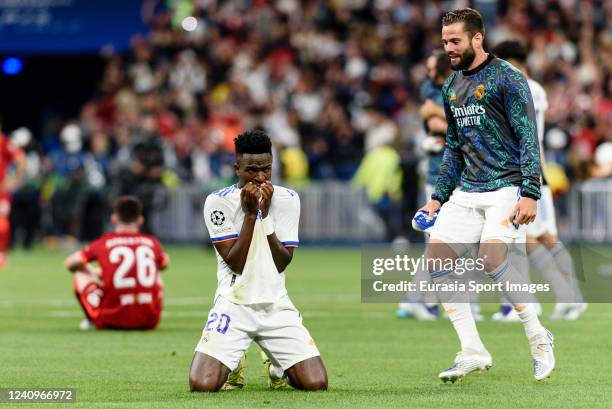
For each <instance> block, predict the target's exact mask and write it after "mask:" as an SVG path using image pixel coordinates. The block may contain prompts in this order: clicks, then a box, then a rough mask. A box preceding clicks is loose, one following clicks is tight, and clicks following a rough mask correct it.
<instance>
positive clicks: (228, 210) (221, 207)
mask: <svg viewBox="0 0 612 409" xmlns="http://www.w3.org/2000/svg"><path fill="white" fill-rule="evenodd" d="M233 213H234V211H233V209H232V205H231V203H230V202H229V201H228V200H227V199H225V198H223V197H221V196H219V195H217V194H215V193H211V194H210V195H208V197H207V198H206V202H204V221H205V222H206V228H207V229H208V234H209V235H210V239H211V240H212V242H213V243H219V242H221V241H225V240H232V239H236V238H238V231H237V230H236V226H234V222H233Z"/></svg>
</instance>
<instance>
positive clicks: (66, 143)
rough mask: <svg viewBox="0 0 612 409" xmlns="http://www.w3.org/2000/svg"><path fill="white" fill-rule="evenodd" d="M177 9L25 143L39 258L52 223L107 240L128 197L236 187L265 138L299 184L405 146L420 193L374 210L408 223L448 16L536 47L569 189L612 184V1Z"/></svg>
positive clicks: (557, 159) (25, 204)
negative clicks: (424, 111)
mask: <svg viewBox="0 0 612 409" xmlns="http://www.w3.org/2000/svg"><path fill="white" fill-rule="evenodd" d="M145 4H146V3H145ZM168 4H171V6H168V7H161V8H160V7H159V6H157V8H156V9H154V10H153V9H151V10H148V11H147V10H145V12H146V13H148V16H149V17H148V23H149V25H150V31H149V32H148V34H146V35H136V36H134V38H133V39H132V48H131V51H130V52H128V53H125V54H118V53H116V52H114V51H113V50H112V49H108V48H107V49H104V50H103V51H102V54H101V55H102V58H103V59H104V61H105V69H104V73H103V76H102V78H101V79H100V82H99V86H98V88H97V90H95V92H92V94H93V97H92V98H91V99H90V100H89V101H87V102H86V103H85V104H84V105H83V107H82V109H81V113H80V116H79V117H78V118H69V119H68V120H65V119H62V121H60V122H58V121H57V120H54V121H50V122H49V123H47V124H45V126H44V129H45V130H46V131H45V132H44V134H43V135H36V136H35V137H32V136H31V135H30V134H29V133H28V131H27V130H24V129H19V130H16V131H15V132H13V133H12V137H13V139H14V141H15V142H16V143H17V144H19V145H20V146H22V147H23V148H24V149H25V150H26V152H27V153H28V163H29V172H28V178H27V180H26V182H25V184H24V186H23V187H22V188H21V189H20V190H19V191H18V192H17V193H16V195H15V202H14V203H15V205H14V215H13V224H14V226H15V227H14V228H15V229H21V230H20V231H21V233H18V236H19V237H22V239H24V240H25V242H26V244H28V243H31V240H32V239H33V237H34V235H35V232H36V231H37V230H38V229H39V227H40V225H42V227H43V230H44V234H45V235H58V236H62V235H69V236H73V237H76V238H78V239H79V240H90V239H92V238H94V237H96V236H97V235H98V234H99V233H100V231H101V229H102V228H103V226H101V225H100V222H96V221H98V220H105V217H104V216H103V215H104V214H105V213H104V212H106V211H107V203H108V202H109V198H111V197H116V196H118V195H120V194H123V193H127V192H131V193H136V194H137V195H138V196H139V197H141V198H143V202H144V203H145V207H146V208H148V209H149V210H148V211H150V209H152V208H154V207H155V206H156V203H155V200H156V199H155V198H156V197H158V196H157V195H156V194H155V192H156V191H157V189H159V188H161V187H164V188H172V187H174V186H177V185H179V184H182V183H197V184H200V185H203V186H204V185H206V186H208V187H210V186H221V185H224V184H227V182H228V180H230V179H232V178H233V168H232V164H233V138H234V137H235V136H236V135H237V134H238V133H239V132H241V131H243V130H245V129H251V128H254V127H261V128H263V129H264V130H266V131H267V133H268V134H269V135H270V137H271V138H272V140H273V143H274V149H275V152H276V155H275V160H277V161H278V163H277V165H280V166H276V169H280V172H279V173H278V174H277V175H276V176H275V177H276V180H281V179H282V180H283V183H285V184H287V185H295V184H300V183H302V184H303V183H305V182H306V181H308V180H319V179H340V180H345V181H349V180H351V179H353V177H354V175H355V173H356V171H357V169H358V167H359V165H360V163H361V162H362V159H363V158H364V157H365V156H366V155H368V153H370V152H372V151H373V150H375V148H377V147H380V146H390V147H392V148H393V149H394V152H396V156H397V159H398V160H397V161H396V162H397V168H398V171H399V172H403V174H404V182H403V183H399V182H398V181H397V178H392V177H389V178H385V179H384V180H382V181H381V180H378V181H377V182H376V183H377V184H379V185H380V184H382V186H377V191H378V192H379V194H377V195H374V196H372V200H373V202H378V201H382V200H387V199H389V198H391V199H393V200H401V197H402V195H403V197H404V200H409V201H411V204H410V205H408V206H404V207H405V208H406V211H408V210H409V209H411V208H416V206H417V204H422V203H420V202H421V200H418V201H417V199H415V197H417V195H416V194H415V192H418V190H419V187H418V184H419V177H418V175H419V173H420V174H422V173H423V171H424V169H426V167H425V166H423V165H422V164H420V163H421V162H423V158H424V154H423V151H422V149H421V147H420V142H421V140H422V139H423V136H424V131H423V129H422V122H421V120H420V118H419V115H418V107H419V104H420V101H419V87H420V85H421V83H422V82H423V81H424V79H425V76H426V70H425V67H424V60H425V58H426V57H427V56H428V55H430V54H431V52H432V51H433V50H435V49H438V48H440V21H441V16H442V14H443V13H444V12H445V11H447V10H450V9H452V8H457V7H464V6H468V5H470V4H471V6H473V7H475V8H477V9H478V10H480V11H481V13H482V14H483V17H484V20H485V22H486V29H487V36H486V38H487V42H488V46H489V48H490V47H492V46H494V45H495V44H496V43H498V42H500V41H502V40H505V39H509V38H517V39H520V40H522V41H524V42H525V43H526V44H527V45H528V48H529V50H530V52H529V58H528V66H529V69H530V72H531V75H532V77H533V78H534V79H536V80H538V81H540V82H541V83H542V84H543V85H544V87H545V89H546V90H547V92H548V97H549V101H550V109H549V111H548V112H547V117H546V122H547V129H546V132H545V150H546V157H547V158H548V160H550V161H552V162H554V163H556V164H558V167H557V170H558V172H557V174H558V175H560V176H559V177H560V178H561V179H563V177H562V176H563V175H567V176H568V177H569V180H570V181H573V180H584V179H589V178H602V177H610V176H611V175H612V75H611V74H612V2H609V1H603V0H602V1H592V0H589V1H577V0H561V1H544V0H539V1H538V0H536V1H526V0H515V1H502V0H499V1H496V0H475V1H473V2H468V1H427V2H422V1H400V0H376V1H366V0H344V1H333V2H328V1H322V0H318V1H317V0H303V1H299V0H277V1H266V0H251V1H247V0H224V1H221V0H193V1H192V0H189V1H174V2H168ZM192 17H195V20H194V19H193V18H192ZM92 91H93V90H92ZM391 156H392V157H393V154H392V155H391ZM380 160H382V161H385V163H381V166H382V165H384V164H387V165H388V163H389V162H388V160H389V157H388V156H385V155H382V156H380ZM392 162H393V161H392ZM393 163H395V162H393ZM390 172H391V173H393V169H391V170H390ZM563 185H564V183H560V184H559V186H560V188H559V190H560V191H563V190H566V189H567V186H565V187H564V186H563ZM413 202H414V203H413ZM41 209H42V211H41ZM145 230H146V229H145Z"/></svg>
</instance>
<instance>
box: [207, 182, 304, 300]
mask: <svg viewBox="0 0 612 409" xmlns="http://www.w3.org/2000/svg"><path fill="white" fill-rule="evenodd" d="M268 217H269V218H271V219H272V222H273V224H274V232H275V233H276V237H277V238H278V240H279V241H280V242H281V243H282V244H283V245H284V246H285V247H297V246H298V244H299V240H298V224H299V220H300V199H299V196H298V195H297V193H296V192H294V191H293V190H290V189H287V188H284V187H282V186H274V194H273V196H272V203H271V205H270V209H269V211H268ZM204 220H205V222H206V227H207V228H208V233H209V234H210V238H211V240H212V242H213V243H215V242H221V241H224V240H235V239H237V238H238V235H239V234H240V230H241V228H242V223H243V222H244V211H243V210H242V206H241V203H240V189H238V188H237V187H236V186H230V187H228V188H225V189H221V190H218V191H216V192H213V193H211V194H210V195H208V197H207V198H206V202H205V204H204ZM215 253H216V256H217V280H218V288H217V292H216V295H215V297H216V296H217V295H221V296H222V297H223V298H226V299H227V300H229V301H231V302H233V303H235V304H264V303H273V302H275V301H276V300H278V299H280V298H281V297H283V296H284V295H286V294H287V290H286V288H285V274H284V273H283V272H282V271H281V272H279V271H278V270H277V269H276V265H275V264H274V259H273V258H272V252H271V250H270V245H269V244H268V239H267V237H266V235H265V233H264V231H263V226H262V222H261V220H259V219H258V220H257V221H256V223H255V229H254V232H253V239H252V240H251V246H250V247H249V253H248V256H247V261H246V264H245V266H244V270H243V271H242V274H236V273H234V272H233V271H232V270H231V269H230V268H229V267H228V266H227V265H226V264H225V262H224V261H223V258H222V257H221V256H220V255H219V253H218V252H217V251H216V250H215Z"/></svg>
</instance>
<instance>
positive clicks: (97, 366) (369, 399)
mask: <svg viewBox="0 0 612 409" xmlns="http://www.w3.org/2000/svg"><path fill="white" fill-rule="evenodd" d="M169 253H170V256H171V267H170V269H169V271H168V272H167V274H166V275H165V280H166V308H165V316H164V318H163V319H162V322H161V324H160V326H159V328H158V329H157V330H156V331H154V332H111V331H102V332H97V331H88V332H83V331H80V330H79V329H78V323H79V321H80V319H81V311H80V308H79V307H78V305H77V302H76V300H75V299H74V297H73V294H72V288H71V276H70V275H69V273H67V272H66V271H64V270H63V266H62V261H63V258H64V256H65V254H63V253H61V252H57V251H56V252H52V251H49V250H41V249H38V250H35V251H33V252H30V253H26V252H21V251H16V252H14V253H12V254H11V257H10V260H9V263H10V264H9V267H8V268H7V269H4V270H0V387H4V388H6V387H19V388H25V387H47V388H51V387H57V388H60V387H70V388H76V389H77V403H76V404H70V405H64V406H65V407H68V408H81V407H82V408H115V407H117V408H119V407H130V408H147V409H151V408H174V407H177V408H179V407H180V408H241V409H243V408H270V407H282V408H318V409H320V408H336V407H338V408H340V407H342V408H387V407H389V408H391V407H398V408H399V407H402V408H445V409H449V408H487V409H490V408H513V409H518V408H589V409H590V408H610V407H612V369H611V368H612V365H611V364H612V308H611V307H610V306H608V305H604V304H598V305H594V304H591V305H590V307H589V310H588V311H587V313H586V314H585V315H584V316H583V318H581V319H580V320H579V321H577V322H550V321H548V320H544V325H545V326H547V327H548V328H549V329H550V330H551V331H552V332H553V333H554V335H555V337H556V348H555V351H556V355H557V369H556V371H555V372H554V373H553V377H552V378H551V379H549V380H547V381H544V382H540V383H538V382H536V381H535V380H533V377H532V373H531V358H530V354H529V349H528V345H527V341H526V339H525V336H524V333H523V329H522V326H521V325H520V324H500V323H494V322H491V321H486V322H483V323H480V324H479V329H480V332H481V336H482V339H483V341H484V342H485V344H486V345H487V347H488V348H489V351H490V352H491V353H492V354H493V359H494V366H493V368H492V369H491V370H490V371H489V372H487V373H482V374H474V375H471V376H469V377H468V378H467V379H465V380H464V381H463V382H460V383H456V384H454V385H451V384H450V383H449V384H443V383H441V382H440V381H439V380H438V379H437V374H438V372H439V370H441V369H444V368H445V367H447V366H449V364H450V363H451V361H452V359H453V357H454V355H455V353H456V352H457V350H458V342H457V339H456V336H455V334H454V331H453V330H452V328H451V325H450V323H449V322H448V321H447V320H440V321H438V322H426V323H423V322H420V323H419V322H414V321H411V320H398V319H396V318H395V317H394V310H395V305H391V304H362V303H361V302H360V274H359V270H360V255H359V251H358V250H357V249H353V250H318V249H308V248H300V249H298V250H296V255H295V257H294V262H293V263H292V265H291V266H290V268H289V270H288V273H287V286H288V289H289V294H290V296H291V298H292V300H293V302H294V303H295V304H296V306H297V307H298V308H299V309H300V310H301V311H302V313H303V316H304V322H305V325H306V326H307V328H308V329H309V330H310V332H311V333H312V335H313V337H314V338H315V340H316V341H317V345H318V347H319V349H320V351H321V353H322V356H323V360H324V361H325V364H326V366H327V370H328V373H329V385H330V390H329V391H328V392H324V393H304V392H298V391H292V390H285V391H268V390H267V389H266V387H265V379H264V378H263V376H262V368H261V363H260V361H259V353H258V349H257V348H256V347H253V348H252V349H251V352H250V353H249V367H248V373H247V383H248V384H247V387H246V388H245V389H244V390H241V391H231V392H222V393H218V394H191V393H189V391H188V384H187V374H188V369H189V365H190V362H191V358H192V355H193V348H194V346H195V343H196V342H197V341H198V339H199V337H200V333H201V330H202V326H203V325H204V323H205V318H206V315H207V312H208V309H209V307H210V303H211V300H212V296H213V293H214V290H215V283H216V274H215V261H214V256H213V254H212V252H211V251H206V250H202V249H199V248H194V247H171V248H169ZM495 308H496V306H494V305H484V306H483V309H484V311H483V312H484V313H486V315H487V317H489V316H490V314H491V313H492V312H493V311H494V309H495ZM550 311H551V306H550V305H547V306H545V314H548V313H550ZM9 406H10V405H6V404H4V405H3V404H0V409H1V408H2V407H9ZM60 406H61V405H59V404H56V405H50V406H44V407H50V408H51V407H60ZM15 407H19V408H26V407H40V404H38V405H26V404H22V405H19V406H15Z"/></svg>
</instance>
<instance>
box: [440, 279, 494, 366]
mask: <svg viewBox="0 0 612 409" xmlns="http://www.w3.org/2000/svg"><path fill="white" fill-rule="evenodd" d="M432 277H433V281H434V282H435V283H451V282H454V281H455V280H454V279H453V277H452V274H451V273H450V272H442V271H434V272H432ZM441 298H444V299H445V301H444V302H442V306H443V307H444V310H445V311H446V313H447V314H448V318H449V319H450V321H451V322H452V323H453V327H454V328H455V332H456V333H457V336H458V337H459V342H460V343H461V351H463V352H468V353H473V354H488V352H487V350H486V348H485V347H484V345H483V344H482V341H481V340H480V335H479V334H478V329H477V328H476V322H475V321H474V316H473V315H472V310H471V308H470V304H469V302H466V301H467V300H468V298H469V296H468V294H461V293H458V292H455V293H453V294H452V295H450V296H449V295H445V296H444V297H441ZM458 301H463V302H458Z"/></svg>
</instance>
